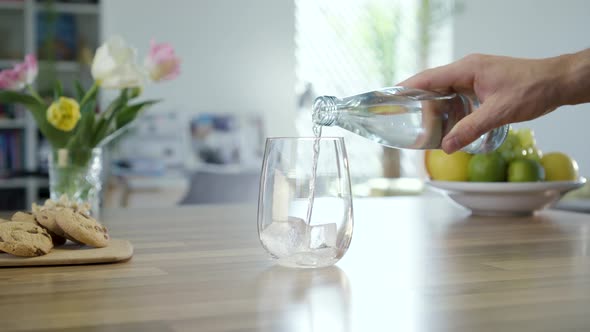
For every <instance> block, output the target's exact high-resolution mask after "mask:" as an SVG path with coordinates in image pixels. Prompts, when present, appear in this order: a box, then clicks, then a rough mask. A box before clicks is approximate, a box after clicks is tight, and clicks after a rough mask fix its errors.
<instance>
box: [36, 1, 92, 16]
mask: <svg viewBox="0 0 590 332" xmlns="http://www.w3.org/2000/svg"><path fill="white" fill-rule="evenodd" d="M36 6H37V10H39V11H45V10H46V9H45V4H43V3H37V4H36ZM53 8H54V9H55V11H56V12H58V13H62V14H74V15H98V14H99V13H100V9H99V7H98V5H97V4H93V3H59V2H58V3H56V4H54V5H53Z"/></svg>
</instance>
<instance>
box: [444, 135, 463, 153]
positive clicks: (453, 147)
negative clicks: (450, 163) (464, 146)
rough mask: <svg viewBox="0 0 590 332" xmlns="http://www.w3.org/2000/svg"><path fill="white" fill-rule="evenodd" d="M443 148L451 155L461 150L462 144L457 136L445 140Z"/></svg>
mask: <svg viewBox="0 0 590 332" xmlns="http://www.w3.org/2000/svg"><path fill="white" fill-rule="evenodd" d="M442 148H443V150H444V151H445V152H446V153H447V154H451V153H453V152H455V151H457V150H459V149H460V148H461V144H460V143H459V140H458V139H457V137H456V136H452V137H448V138H445V139H444V140H443V143H442Z"/></svg>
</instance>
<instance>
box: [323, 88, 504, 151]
mask: <svg viewBox="0 0 590 332" xmlns="http://www.w3.org/2000/svg"><path fill="white" fill-rule="evenodd" d="M478 106H479V103H478V102H477V101H474V100H472V99H470V98H468V97H466V96H464V95H462V94H457V93H449V94H442V93H438V92H433V91H424V90H418V89H410V88H405V87H391V88H385V89H382V90H377V91H371V92H366V93H363V94H359V95H355V96H350V97H346V98H342V99H338V98H336V97H332V96H322V97H318V98H316V100H315V102H314V105H313V114H312V117H313V122H314V124H316V125H321V126H338V127H341V128H343V129H346V130H348V131H351V132H353V133H355V134H358V135H360V136H363V137H366V138H368V139H370V140H373V141H375V142H377V143H380V144H382V145H385V146H389V147H394V148H402V149H419V150H426V149H440V148H441V143H442V139H443V137H444V136H445V135H446V134H447V133H448V132H449V131H450V130H451V128H453V126H454V125H455V124H456V123H457V122H459V120H461V119H462V118H464V117H465V116H467V115H468V114H470V113H471V112H473V111H475V110H476V109H477V107H478ZM508 129H509V126H508V125H505V126H502V127H499V128H496V129H493V130H492V131H490V132H488V133H486V134H483V135H482V136H480V137H479V138H478V139H476V140H475V141H474V142H472V143H471V144H469V145H467V146H466V147H464V148H463V149H462V150H463V151H465V152H468V153H485V152H490V151H493V150H495V149H496V148H498V147H499V146H500V145H501V144H502V143H503V142H504V139H505V138H506V135H507V133H508Z"/></svg>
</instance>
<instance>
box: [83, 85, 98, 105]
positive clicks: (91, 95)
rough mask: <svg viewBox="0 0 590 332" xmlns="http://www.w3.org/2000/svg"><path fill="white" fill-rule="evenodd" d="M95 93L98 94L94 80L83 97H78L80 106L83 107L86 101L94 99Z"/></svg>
mask: <svg viewBox="0 0 590 332" xmlns="http://www.w3.org/2000/svg"><path fill="white" fill-rule="evenodd" d="M97 94H98V85H97V84H96V82H95V83H94V84H92V87H91V88H90V89H89V90H88V91H86V94H84V97H82V98H81V99H80V107H83V106H84V105H85V104H86V103H88V102H89V101H91V100H96V95H97Z"/></svg>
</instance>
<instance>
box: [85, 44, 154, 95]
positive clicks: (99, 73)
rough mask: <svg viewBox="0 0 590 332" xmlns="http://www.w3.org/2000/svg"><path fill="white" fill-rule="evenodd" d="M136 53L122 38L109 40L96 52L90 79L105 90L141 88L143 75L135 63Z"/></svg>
mask: <svg viewBox="0 0 590 332" xmlns="http://www.w3.org/2000/svg"><path fill="white" fill-rule="evenodd" d="M136 53H137V52H136V50H135V49H133V48H131V47H129V46H128V45H127V43H126V42H125V40H123V38H121V37H119V36H113V37H111V38H109V39H108V40H107V42H106V43H104V44H103V45H101V46H100V47H99V48H98V49H97V50H96V54H95V55H94V60H93V61H92V77H93V78H94V80H95V81H96V83H97V84H98V85H99V86H100V87H102V88H106V89H122V88H135V87H141V86H143V83H144V80H145V75H144V73H143V71H142V68H141V67H140V66H139V65H138V64H137V62H136Z"/></svg>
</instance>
